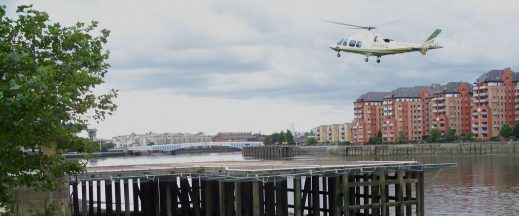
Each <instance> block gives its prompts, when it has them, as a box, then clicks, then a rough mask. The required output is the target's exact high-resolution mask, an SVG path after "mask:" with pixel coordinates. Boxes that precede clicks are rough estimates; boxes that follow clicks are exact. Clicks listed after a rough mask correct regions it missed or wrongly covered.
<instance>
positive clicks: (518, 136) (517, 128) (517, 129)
mask: <svg viewBox="0 0 519 216" xmlns="http://www.w3.org/2000/svg"><path fill="white" fill-rule="evenodd" d="M513 132H514V137H515V138H516V139H519V122H517V123H515V125H514V129H513Z"/></svg>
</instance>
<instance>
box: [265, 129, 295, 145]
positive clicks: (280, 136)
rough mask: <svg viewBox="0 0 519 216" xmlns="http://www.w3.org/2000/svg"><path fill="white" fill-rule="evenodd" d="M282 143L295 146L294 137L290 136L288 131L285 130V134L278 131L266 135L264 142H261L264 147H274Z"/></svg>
mask: <svg viewBox="0 0 519 216" xmlns="http://www.w3.org/2000/svg"><path fill="white" fill-rule="evenodd" d="M283 143H286V144H289V145H295V141H294V135H292V132H291V131H290V130H287V132H285V131H280V132H279V133H273V134H271V135H268V136H266V137H265V141H264V142H263V144H265V145H276V144H283Z"/></svg>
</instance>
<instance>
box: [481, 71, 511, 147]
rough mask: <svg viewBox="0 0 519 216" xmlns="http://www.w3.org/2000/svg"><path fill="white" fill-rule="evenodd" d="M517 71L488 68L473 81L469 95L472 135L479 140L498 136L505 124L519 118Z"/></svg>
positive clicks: (509, 123)
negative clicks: (488, 69)
mask: <svg viewBox="0 0 519 216" xmlns="http://www.w3.org/2000/svg"><path fill="white" fill-rule="evenodd" d="M518 84H519V73H516V72H512V70H511V69H510V68H505V69H503V70H491V71H489V72H487V73H484V74H483V75H481V76H480V77H479V78H478V79H477V80H476V82H475V83H474V88H473V91H474V93H473V97H472V99H473V100H472V104H473V105H472V108H471V113H472V118H471V125H472V134H473V136H474V137H476V138H477V139H479V140H489V139H490V138H491V137H496V136H498V135H499V130H500V129H501V127H502V126H503V125H504V124H505V123H506V124H508V125H510V126H512V125H513V124H514V123H515V122H516V121H517V120H519V99H518V96H519V91H518V90H519V88H518V87H517V86H518Z"/></svg>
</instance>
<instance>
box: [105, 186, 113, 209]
mask: <svg viewBox="0 0 519 216" xmlns="http://www.w3.org/2000/svg"><path fill="white" fill-rule="evenodd" d="M105 198H106V214H107V215H112V214H113V201H112V180H105Z"/></svg>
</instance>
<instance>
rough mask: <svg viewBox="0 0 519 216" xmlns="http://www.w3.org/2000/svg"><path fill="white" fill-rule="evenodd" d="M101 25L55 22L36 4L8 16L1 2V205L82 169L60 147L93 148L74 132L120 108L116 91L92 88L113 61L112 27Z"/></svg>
mask: <svg viewBox="0 0 519 216" xmlns="http://www.w3.org/2000/svg"><path fill="white" fill-rule="evenodd" d="M96 29H97V22H92V23H90V24H84V23H77V24H75V25H73V26H70V27H64V26H61V25H60V24H59V23H50V21H49V16H48V15H47V13H45V12H40V11H37V10H34V9H33V8H32V6H19V7H18V10H17V17H15V18H9V17H7V16H6V7H5V6H0V143H1V145H2V147H1V148H0V164H1V165H0V182H1V184H0V207H1V206H5V205H7V204H8V203H10V202H12V201H13V199H12V198H13V197H12V195H11V194H10V191H11V189H12V188H14V187H25V186H27V187H34V188H37V189H53V188H55V187H56V181H55V179H57V177H59V176H62V175H63V174H64V173H77V172H81V171H82V170H83V169H84V164H81V163H80V162H77V161H65V160H64V159H63V157H62V156H61V155H62V153H63V152H65V151H76V152H89V151H91V150H94V149H93V148H95V145H94V144H93V141H91V140H89V139H86V138H80V137H77V136H76V135H75V134H76V133H77V132H79V131H81V130H84V129H86V126H87V123H88V122H89V121H101V120H103V119H104V118H105V117H106V116H107V115H110V114H111V113H112V112H113V111H114V110H115V109H116V105H115V104H114V103H113V101H112V100H113V99H114V97H116V95H117V92H116V91H115V90H111V91H109V92H108V93H105V94H95V93H93V88H94V87H95V86H97V85H99V84H101V83H103V78H104V76H105V74H106V73H107V69H108V67H109V64H108V63H106V60H107V59H108V55H109V53H108V51H106V50H105V49H104V48H103V46H104V44H105V43H106V42H107V37H108V35H109V31H107V30H104V29H103V30H100V31H99V32H97V30H96Z"/></svg>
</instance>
